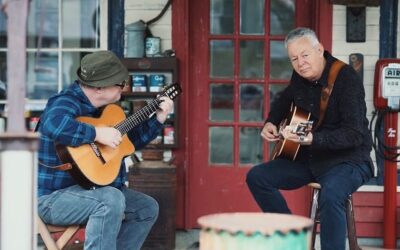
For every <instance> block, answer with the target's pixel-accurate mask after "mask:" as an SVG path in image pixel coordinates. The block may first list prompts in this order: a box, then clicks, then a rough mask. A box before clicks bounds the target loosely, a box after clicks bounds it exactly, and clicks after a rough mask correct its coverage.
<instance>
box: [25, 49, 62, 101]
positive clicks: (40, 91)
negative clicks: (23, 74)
mask: <svg viewBox="0 0 400 250" xmlns="http://www.w3.org/2000/svg"><path fill="white" fill-rule="evenodd" d="M37 55H38V54H37V53H28V58H27V61H28V69H27V71H28V73H27V80H28V81H27V98H29V99H48V98H49V97H50V96H52V95H54V94H56V93H57V92H58V54H57V53H43V52H42V53H40V54H39V57H37Z"/></svg>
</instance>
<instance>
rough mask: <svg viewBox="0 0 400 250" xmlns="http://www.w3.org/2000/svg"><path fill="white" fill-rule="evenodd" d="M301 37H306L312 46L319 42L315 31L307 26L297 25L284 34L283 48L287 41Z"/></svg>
mask: <svg viewBox="0 0 400 250" xmlns="http://www.w3.org/2000/svg"><path fill="white" fill-rule="evenodd" d="M302 37H307V38H308V39H309V40H310V41H311V43H312V46H316V45H318V44H319V41H318V37H317V35H315V32H314V31H313V30H311V29H309V28H304V27H299V28H296V29H294V30H291V31H290V32H289V33H288V34H287V35H286V38H285V48H287V46H288V44H289V43H291V42H293V41H294V40H297V39H299V38H302Z"/></svg>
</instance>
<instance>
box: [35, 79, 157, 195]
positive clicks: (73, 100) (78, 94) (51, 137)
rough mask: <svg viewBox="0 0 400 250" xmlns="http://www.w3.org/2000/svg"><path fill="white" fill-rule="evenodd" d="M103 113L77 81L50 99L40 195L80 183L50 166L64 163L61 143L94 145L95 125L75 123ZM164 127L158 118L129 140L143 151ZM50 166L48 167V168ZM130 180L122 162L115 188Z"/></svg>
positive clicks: (45, 117) (43, 139)
mask: <svg viewBox="0 0 400 250" xmlns="http://www.w3.org/2000/svg"><path fill="white" fill-rule="evenodd" d="M98 114H100V113H99V110H98V109H97V108H95V107H94V106H93V105H92V104H91V103H90V102H89V99H88V98H87V97H86V95H85V94H84V93H83V91H82V89H81V87H80V86H79V84H78V83H77V82H74V83H73V84H72V85H71V86H70V87H69V88H67V89H65V90H63V91H62V92H60V93H59V94H57V95H55V96H53V97H51V98H50V99H49V100H48V103H47V105H46V108H45V110H44V111H43V114H42V116H41V118H40V125H39V129H38V131H39V132H40V134H41V135H40V147H39V173H38V186H39V190H38V195H39V196H42V195H46V194H50V193H52V192H53V191H55V190H58V189H62V188H66V187H69V186H72V185H75V184H76V182H75V180H74V179H72V177H71V176H70V175H69V173H68V172H65V171H59V170H55V169H52V168H49V166H58V165H60V164H62V162H61V161H60V159H59V158H58V156H57V153H56V150H55V143H54V142H55V141H56V142H57V143H60V144H63V145H69V146H79V145H82V144H87V143H91V142H93V141H94V139H95V137H96V132H95V128H94V126H92V125H90V124H85V123H82V122H78V121H76V120H75V118H76V117H78V116H90V117H93V116H96V115H98ZM161 127H162V124H161V123H160V122H158V121H157V119H156V118H155V116H153V117H152V118H150V119H148V120H147V121H145V122H143V123H141V124H140V125H138V126H137V127H136V128H135V129H133V130H131V131H129V132H128V138H129V139H130V140H131V141H132V143H133V144H134V145H135V148H136V150H138V149H140V148H143V147H144V146H145V145H146V144H147V143H149V142H150V141H151V140H153V139H154V138H155V137H157V135H158V134H159V133H160V130H161ZM44 165H47V166H44ZM126 181H127V172H126V169H125V164H124V162H122V164H121V169H120V172H119V174H118V176H117V178H116V179H115V181H114V182H113V183H112V184H111V186H114V187H117V188H120V187H122V186H123V185H124V184H125V182H126Z"/></svg>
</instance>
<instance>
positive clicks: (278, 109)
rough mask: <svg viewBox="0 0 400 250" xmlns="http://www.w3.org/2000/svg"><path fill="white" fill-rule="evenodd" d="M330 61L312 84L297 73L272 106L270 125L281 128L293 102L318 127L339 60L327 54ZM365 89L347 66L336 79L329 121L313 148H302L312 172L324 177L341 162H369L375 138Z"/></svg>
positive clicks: (315, 137)
mask: <svg viewBox="0 0 400 250" xmlns="http://www.w3.org/2000/svg"><path fill="white" fill-rule="evenodd" d="M324 57H325V59H326V61H327V63H326V66H325V69H324V71H323V74H322V77H321V78H320V79H319V80H318V81H316V82H310V81H308V80H306V79H305V78H303V77H301V76H300V75H299V74H297V73H296V72H295V71H293V74H292V78H291V83H290V84H289V86H288V87H287V88H286V89H285V90H284V91H283V92H282V93H281V95H280V97H279V98H278V100H277V101H276V102H274V103H273V104H272V107H271V111H270V113H269V116H268V119H267V121H266V122H271V123H273V124H275V125H277V126H278V125H279V123H280V121H281V120H282V119H283V118H285V117H286V115H287V114H288V111H289V109H290V105H291V103H294V104H295V105H296V106H298V107H300V108H302V109H303V110H306V111H308V112H311V120H313V121H314V125H315V124H317V122H318V118H319V112H320V98H321V89H322V88H323V87H325V86H326V85H327V81H328V75H329V70H330V68H331V65H332V63H333V62H334V61H335V60H337V59H336V58H334V57H333V56H332V55H331V54H329V53H328V52H326V51H325V53H324ZM366 112H367V108H366V104H365V92H364V86H363V83H362V81H361V79H360V78H359V77H358V75H357V73H356V72H355V71H354V70H353V68H351V67H350V66H349V65H345V66H344V67H343V68H342V69H341V70H340V71H339V74H338V76H337V78H336V81H335V84H334V87H333V90H332V93H331V95H330V98H329V102H328V107H327V109H326V113H325V118H324V119H323V122H322V124H321V125H320V126H319V127H318V129H317V130H316V131H313V142H312V145H311V146H302V147H301V148H300V152H299V154H298V156H297V159H296V160H298V161H303V162H304V161H305V162H308V163H309V166H310V169H311V171H312V172H313V173H314V174H315V175H316V176H318V175H321V174H323V173H325V172H326V171H328V170H329V169H330V168H332V167H333V166H335V165H336V164H338V163H343V162H355V163H361V162H368V163H369V164H371V158H370V152H371V149H372V147H371V145H372V138H371V134H370V131H369V129H368V119H367V118H366Z"/></svg>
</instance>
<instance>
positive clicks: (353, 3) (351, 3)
mask: <svg viewBox="0 0 400 250" xmlns="http://www.w3.org/2000/svg"><path fill="white" fill-rule="evenodd" d="M330 2H331V3H332V4H341V5H346V41H347V42H350V43H352V42H353V43H357V42H365V30H366V28H365V25H366V22H365V20H366V14H365V13H366V6H379V0H330Z"/></svg>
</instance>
